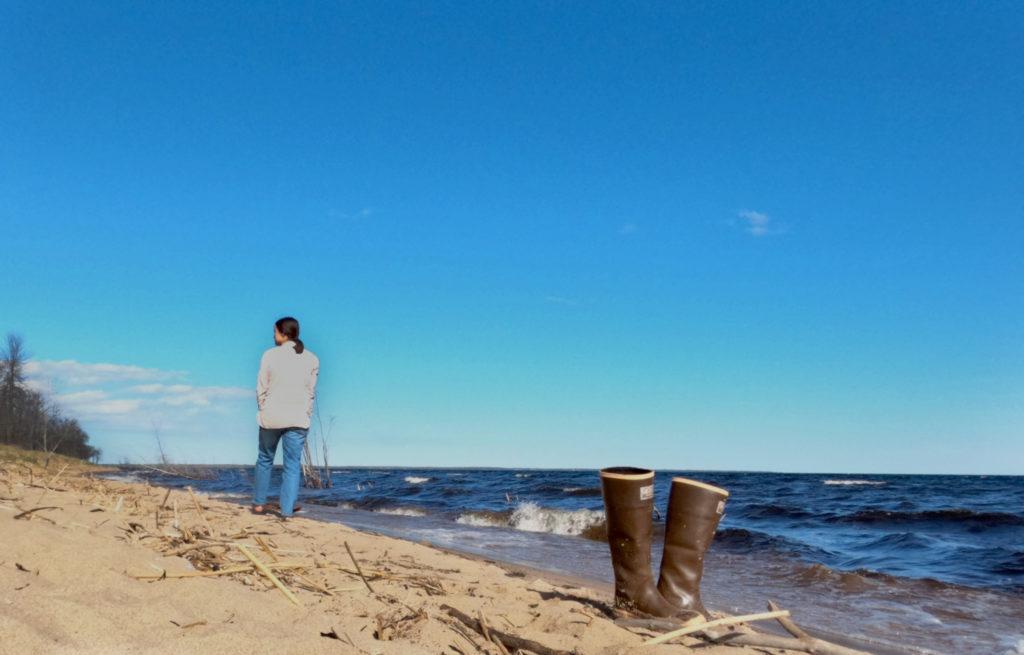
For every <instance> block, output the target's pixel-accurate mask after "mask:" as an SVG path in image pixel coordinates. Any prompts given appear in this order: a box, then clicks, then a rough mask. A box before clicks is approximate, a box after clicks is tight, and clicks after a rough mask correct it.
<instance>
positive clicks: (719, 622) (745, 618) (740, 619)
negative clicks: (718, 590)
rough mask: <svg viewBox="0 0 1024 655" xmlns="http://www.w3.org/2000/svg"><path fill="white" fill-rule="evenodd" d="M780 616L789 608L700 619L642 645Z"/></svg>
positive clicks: (655, 643) (786, 614) (787, 612)
mask: <svg viewBox="0 0 1024 655" xmlns="http://www.w3.org/2000/svg"><path fill="white" fill-rule="evenodd" d="M780 616H789V610H780V611H776V612H761V613H760V614H744V615H741V616H726V617H724V618H721V619H715V620H713V621H701V622H700V623H694V624H692V625H687V626H684V627H682V628H679V629H678V630H673V631H672V632H666V633H665V634H663V635H660V636H658V637H655V638H653V639H648V640H647V641H645V642H644V646H655V645H657V644H663V643H665V642H666V641H672V640H673V639H676V638H678V637H684V636H686V635H689V634H693V633H694V632H703V631H704V630H706V629H707V628H717V627H720V626H724V625H737V624H739V623H749V622H751V621H765V620H768V619H777V618H779V617H780Z"/></svg>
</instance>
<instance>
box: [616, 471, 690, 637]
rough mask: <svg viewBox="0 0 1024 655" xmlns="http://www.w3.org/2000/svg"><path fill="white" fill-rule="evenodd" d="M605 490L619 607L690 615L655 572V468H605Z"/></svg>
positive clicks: (644, 613)
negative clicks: (664, 592) (665, 594)
mask: <svg viewBox="0 0 1024 655" xmlns="http://www.w3.org/2000/svg"><path fill="white" fill-rule="evenodd" d="M601 492H602V495H603V496H604V507H605V514H606V516H607V519H606V524H607V527H608V547H609V548H610V549H611V553H612V569H613V571H614V572H615V607H616V609H618V610H622V611H624V612H627V613H629V614H634V615H641V616H654V617H661V618H665V617H676V616H680V615H686V614H688V613H687V612H685V611H682V610H680V609H679V608H677V607H675V606H674V605H672V604H671V603H669V602H668V601H666V600H665V599H664V598H662V596H661V594H660V593H659V592H658V588H657V587H656V586H655V584H654V576H653V575H652V574H651V532H652V530H653V528H654V520H653V518H652V516H651V513H652V511H653V509H654V471H651V470H648V469H639V468H630V467H615V468H606V469H602V470H601Z"/></svg>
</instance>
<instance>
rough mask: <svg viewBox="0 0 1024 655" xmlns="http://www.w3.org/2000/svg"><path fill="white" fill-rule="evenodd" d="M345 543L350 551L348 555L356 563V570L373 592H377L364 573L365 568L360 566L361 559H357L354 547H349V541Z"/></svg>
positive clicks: (346, 548)
mask: <svg viewBox="0 0 1024 655" xmlns="http://www.w3.org/2000/svg"><path fill="white" fill-rule="evenodd" d="M344 543H345V550H347V551H348V556H349V557H351V558H352V563H353V564H355V565H356V572H357V573H358V574H359V577H360V578H362V579H363V584H364V585H366V588H367V589H369V590H370V593H371V594H375V593H377V592H375V591H374V590H373V587H371V586H370V581H369V580H367V579H366V576H365V575H363V570H362V569H361V568H359V561H358V560H356V556H355V555H353V554H352V549H351V548H349V547H348V542H347V541H346V542H344Z"/></svg>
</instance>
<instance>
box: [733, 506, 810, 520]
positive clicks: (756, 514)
mask: <svg viewBox="0 0 1024 655" xmlns="http://www.w3.org/2000/svg"><path fill="white" fill-rule="evenodd" d="M742 513H743V514H744V515H745V516H748V517H750V518H755V519H773V518H784V519H806V518H811V517H813V516H816V515H815V514H814V513H812V512H809V511H807V510H805V509H800V508H799V507H791V506H788V505H768V504H753V505H747V506H746V507H743V509H742Z"/></svg>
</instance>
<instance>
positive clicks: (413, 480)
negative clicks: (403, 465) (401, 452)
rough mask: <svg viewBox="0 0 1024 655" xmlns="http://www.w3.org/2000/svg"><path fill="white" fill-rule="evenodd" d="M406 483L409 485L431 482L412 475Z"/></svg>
mask: <svg viewBox="0 0 1024 655" xmlns="http://www.w3.org/2000/svg"><path fill="white" fill-rule="evenodd" d="M405 481H406V482H408V483H409V484H423V483H424V482H430V478H418V477H416V476H415V475H410V476H409V477H407V478H406V479H405Z"/></svg>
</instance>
